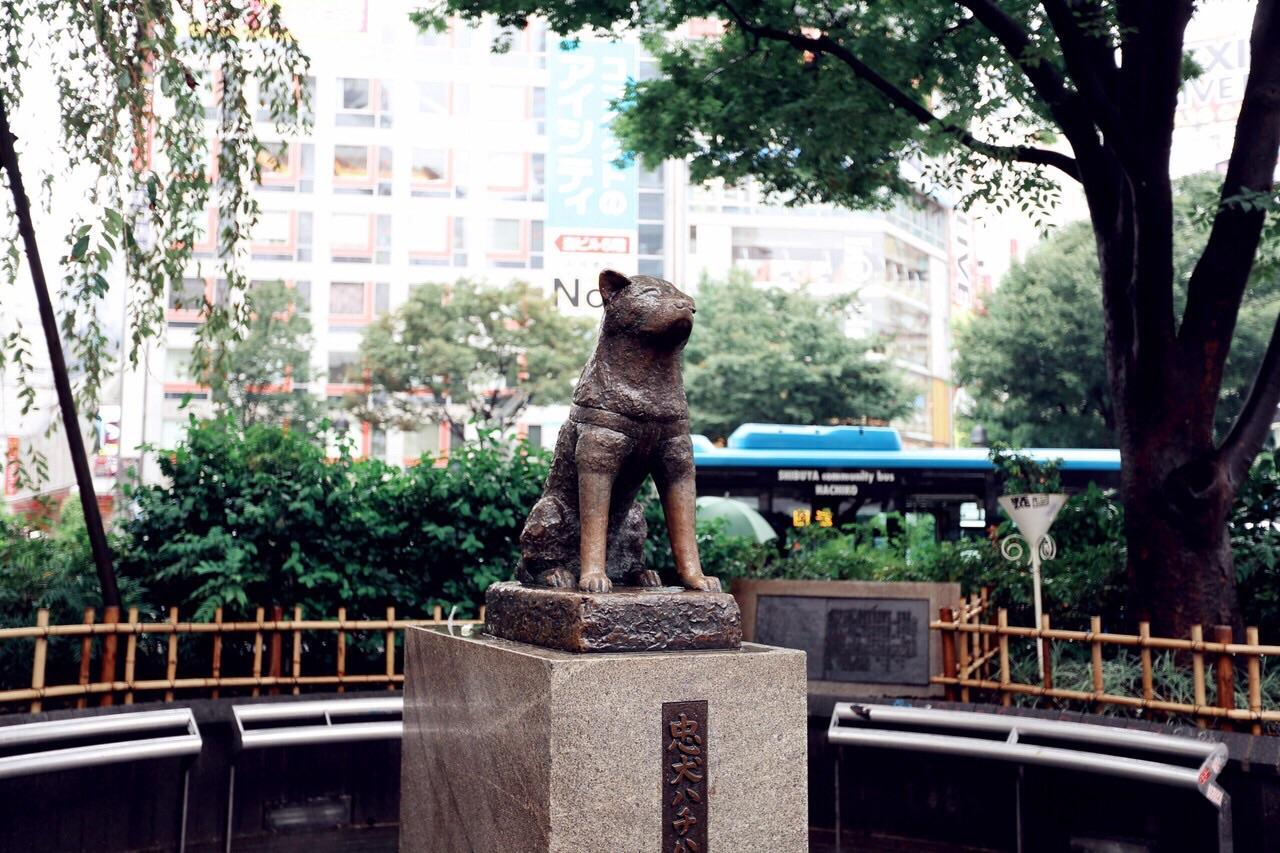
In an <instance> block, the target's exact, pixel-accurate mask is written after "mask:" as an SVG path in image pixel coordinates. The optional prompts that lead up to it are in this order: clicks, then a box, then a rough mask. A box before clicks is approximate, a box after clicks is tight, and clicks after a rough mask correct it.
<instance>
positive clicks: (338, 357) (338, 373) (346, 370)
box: [326, 352, 364, 385]
mask: <svg viewBox="0 0 1280 853" xmlns="http://www.w3.org/2000/svg"><path fill="white" fill-rule="evenodd" d="M326 379H327V381H328V383H329V384H330V385H362V384H364V375H363V372H362V371H361V369H360V354H359V353H355V352H331V353H329V372H328V375H327V376H326Z"/></svg>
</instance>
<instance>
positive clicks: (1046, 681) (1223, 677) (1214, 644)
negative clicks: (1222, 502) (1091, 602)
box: [929, 590, 1280, 734]
mask: <svg viewBox="0 0 1280 853" xmlns="http://www.w3.org/2000/svg"><path fill="white" fill-rule="evenodd" d="M1041 620H1042V621H1041V624H1040V626H1039V627H1021V626H1015V625H1010V624H1009V614H1008V612H1007V611H1006V610H1005V609H1004V608H998V609H996V610H995V611H994V613H993V612H992V608H991V607H990V606H989V605H988V601H987V592H986V590H983V591H982V593H981V595H974V596H970V597H969V598H967V599H964V600H962V601H960V602H959V603H958V605H957V606H956V607H954V608H952V607H943V608H941V609H940V611H939V614H938V619H937V620H936V621H934V622H931V623H929V627H930V629H932V630H935V631H938V632H939V634H940V636H941V640H942V670H943V671H942V674H941V675H935V676H933V677H932V678H931V681H932V683H934V684H940V685H943V686H944V687H945V689H946V696H947V698H948V699H950V700H952V701H955V700H959V701H961V702H968V701H970V700H971V696H972V695H973V694H974V693H981V694H983V696H984V698H986V699H990V700H992V701H999V702H1000V703H1001V704H1003V705H1006V706H1007V705H1010V704H1012V700H1013V697H1014V696H1015V695H1022V696H1031V697H1038V698H1045V699H1057V700H1067V701H1071V702H1079V703H1083V704H1084V705H1086V706H1088V707H1089V708H1090V709H1091V710H1093V711H1095V712H1102V711H1103V710H1104V709H1106V708H1107V707H1108V706H1115V707H1119V708H1125V709H1129V710H1130V711H1131V712H1145V711H1154V712H1161V713H1164V714H1167V715H1170V716H1179V715H1181V716H1187V717H1192V718H1194V719H1195V721H1196V725H1198V726H1200V727H1202V728H1203V727H1206V726H1208V725H1215V726H1217V727H1220V728H1224V729H1228V730H1230V729H1234V728H1235V727H1236V726H1237V725H1241V726H1244V725H1245V724H1247V730H1248V731H1250V732H1252V733H1253V734H1262V732H1263V725H1264V724H1267V723H1271V724H1274V723H1280V710H1264V709H1263V707H1262V659H1263V657H1265V656H1268V655H1280V646H1274V645H1263V644H1261V643H1260V642H1259V641H1258V629H1257V628H1247V629H1246V630H1245V642H1244V643H1236V642H1234V636H1233V631H1232V628H1231V626H1229V625H1215V626H1212V639H1211V640H1206V639H1205V631H1204V628H1203V626H1200V625H1196V626H1194V627H1193V628H1192V629H1191V632H1190V634H1191V635H1190V637H1189V638H1188V639H1176V638H1171V637H1153V636H1152V635H1151V626H1150V623H1148V622H1145V621H1144V622H1139V623H1138V633H1137V634H1113V633H1106V632H1104V631H1103V630H1102V619H1101V618H1100V617H1097V616H1094V617H1092V619H1091V620H1090V626H1089V630H1087V631H1079V630H1063V629H1060V628H1053V627H1052V625H1051V623H1050V619H1049V615H1048V614H1044V615H1043V616H1042V617H1041ZM1011 639H1013V640H1028V641H1032V642H1034V641H1035V640H1037V639H1038V640H1043V641H1044V647H1043V665H1044V674H1043V676H1042V678H1041V679H1040V682H1039V683H1038V684H1037V683H1024V682H1018V681H1014V680H1013V679H1012V676H1011V672H1010V669H1011V668H1010V662H1009V641H1010V640H1011ZM1062 642H1067V643H1079V644H1082V645H1084V646H1087V647H1088V649H1089V671H1090V675H1091V676H1092V679H1091V681H1092V684H1091V687H1092V689H1091V690H1072V689H1066V688H1062V687H1055V686H1054V679H1053V668H1052V659H1053V654H1052V650H1053V644H1054V643H1062ZM1108 648H1111V649H1117V648H1120V649H1137V650H1138V658H1139V662H1140V667H1141V695H1136V696H1128V695H1118V694H1115V693H1108V692H1106V690H1105V689H1104V681H1103V653H1104V650H1106V649H1108ZM1153 651H1174V652H1178V653H1179V657H1178V658H1177V661H1178V663H1179V664H1181V665H1185V663H1184V660H1185V659H1186V658H1188V657H1189V659H1190V666H1191V687H1192V701H1191V702H1189V703H1188V702H1173V701H1167V700H1164V699H1159V698H1157V697H1156V695H1155V686H1154V677H1153V662H1152V652H1153ZM1237 662H1242V664H1243V671H1244V673H1245V683H1246V684H1247V688H1248V689H1247V696H1248V700H1247V701H1248V705H1247V707H1238V706H1237V703H1236V691H1235V683H1236V669H1237ZM1206 666H1211V667H1212V668H1213V683H1214V688H1215V690H1214V693H1215V699H1214V702H1213V703H1210V702H1209V700H1208V692H1209V691H1208V682H1207V678H1208V676H1207V675H1206Z"/></svg>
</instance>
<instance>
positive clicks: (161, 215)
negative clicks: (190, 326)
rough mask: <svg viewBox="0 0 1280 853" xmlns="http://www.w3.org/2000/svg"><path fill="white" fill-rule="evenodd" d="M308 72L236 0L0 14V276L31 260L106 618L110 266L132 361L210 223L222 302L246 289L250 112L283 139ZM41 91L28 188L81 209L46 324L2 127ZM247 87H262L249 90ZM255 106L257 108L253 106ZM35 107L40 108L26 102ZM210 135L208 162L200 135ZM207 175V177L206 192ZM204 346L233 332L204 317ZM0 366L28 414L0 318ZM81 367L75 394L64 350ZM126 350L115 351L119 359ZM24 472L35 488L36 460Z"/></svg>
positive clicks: (15, 352)
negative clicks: (35, 161) (97, 431)
mask: <svg viewBox="0 0 1280 853" xmlns="http://www.w3.org/2000/svg"><path fill="white" fill-rule="evenodd" d="M306 71H307V59H306V57H305V56H304V55H303V54H302V52H301V51H300V50H299V48H298V44H297V41H296V40H295V39H294V38H293V37H292V35H290V34H289V32H288V31H287V29H286V28H285V27H284V25H283V24H282V23H281V20H280V9H279V6H278V5H275V4H262V3H246V2H244V0H208V2H203V3H195V2H190V0H153V2H146V3H49V2H46V0H12V2H7V3H6V4H5V9H4V13H3V16H0V167H2V168H3V169H4V171H5V173H6V178H7V187H8V189H9V193H8V194H7V197H5V198H0V211H3V218H4V220H5V221H6V222H12V223H13V225H11V226H10V227H8V228H6V229H4V231H3V232H2V233H0V281H2V282H3V283H4V284H7V285H9V286H13V285H14V284H15V283H16V281H17V276H18V264H19V259H20V253H19V248H18V246H19V242H21V244H22V247H23V248H24V249H25V250H26V254H27V261H28V266H29V267H30V271H31V279H32V282H33V284H34V286H35V290H36V296H37V303H38V307H39V313H40V321H41V327H42V332H43V335H44V338H45V343H46V345H47V347H48V350H49V363H50V366H51V368H52V371H53V379H54V385H55V389H56V391H57V394H58V403H59V407H60V409H61V411H62V416H63V421H64V425H65V428H66V431H67V441H68V445H69V447H70V450H71V456H72V462H73V465H74V466H75V471H76V480H77V483H78V486H79V492H80V497H81V500H82V501H83V504H84V513H85V516H86V519H87V530H88V537H89V541H90V544H91V551H92V553H93V556H94V562H95V565H96V569H97V573H98V579H99V584H100V586H101V591H102V597H103V601H104V603H105V604H106V605H108V606H110V607H118V606H119V604H120V595H119V592H118V590H117V588H116V581H115V572H114V569H113V566H112V560H111V554H110V549H109V547H108V544H107V541H106V537H105V534H104V532H103V530H102V522H101V517H100V515H99V513H98V507H97V503H96V501H95V499H94V492H93V484H92V479H91V477H90V472H89V466H88V460H87V457H86V456H85V452H84V447H83V440H82V438H81V431H82V426H81V423H80V418H79V416H78V414H77V408H79V409H81V410H83V411H85V413H86V414H87V415H88V417H89V419H90V420H92V418H93V416H94V413H95V411H96V407H97V397H98V391H99V389H100V388H101V386H102V382H103V379H104V376H105V375H106V371H107V370H108V368H109V366H110V362H111V356H110V353H109V342H108V340H107V337H106V335H105V334H104V333H103V329H102V321H101V318H100V316H99V313H98V312H99V309H100V307H101V304H102V299H103V297H104V296H105V294H106V292H107V289H108V287H109V282H108V278H109V276H111V275H113V269H116V268H117V267H120V268H123V271H124V281H125V282H127V287H128V289H129V293H128V304H129V316H128V321H127V328H126V329H125V330H124V334H123V336H122V338H123V340H127V341H128V346H127V347H125V346H124V345H123V344H122V350H127V357H128V358H129V360H130V362H131V363H133V364H134V365H136V364H137V360H138V353H139V352H140V351H141V345H142V343H143V342H144V341H145V340H146V339H148V338H151V337H154V336H156V335H157V334H159V333H160V332H162V331H163V329H164V307H165V300H164V296H165V291H166V287H167V286H169V285H170V284H171V283H172V284H174V285H177V284H178V283H179V282H180V281H181V279H182V276H183V274H184V272H185V271H186V269H185V268H186V266H187V263H188V262H189V260H190V258H191V251H192V247H193V246H194V245H195V244H196V242H197V239H196V238H197V236H198V234H199V225H200V223H201V222H202V221H207V220H206V215H207V210H208V209H209V208H210V207H212V208H215V209H216V210H217V214H218V221H219V223H220V225H219V233H218V235H217V239H218V243H219V257H220V266H221V267H222V270H221V274H222V276H223V278H225V279H226V281H227V283H228V287H229V290H230V292H231V293H233V294H234V293H235V292H237V291H238V290H240V289H242V288H243V286H244V283H245V280H244V274H243V272H242V271H241V269H240V260H241V257H242V256H243V254H244V252H243V251H242V249H241V248H240V247H241V246H242V245H243V241H244V240H245V239H246V237H247V233H248V230H249V229H250V228H251V227H252V226H253V224H254V222H255V220H256V218H257V214H258V205H257V202H256V201H255V200H254V198H253V196H252V194H251V187H252V185H253V183H254V182H255V181H256V179H257V178H258V176H259V173H260V169H259V164H258V158H259V156H260V155H261V154H262V153H263V152H264V148H263V145H262V143H261V142H260V140H259V138H258V128H257V125H256V123H255V120H256V118H257V114H258V113H259V111H261V112H262V113H265V116H266V117H267V118H268V119H270V120H272V121H274V122H276V123H277V126H278V128H279V129H280V130H287V129H288V128H289V127H290V126H297V125H298V124H299V123H301V118H302V116H303V115H304V113H305V107H306V100H307V89H306V87H305V86H304V85H303V80H304V76H305V74H306ZM31 73H34V74H35V75H37V76H38V78H39V79H41V80H52V81H53V83H54V85H55V87H56V89H57V97H56V99H54V100H52V101H50V103H56V104H57V110H58V116H59V119H60V121H59V124H58V127H57V131H56V132H57V136H56V138H53V139H51V138H49V135H48V131H49V129H48V128H39V127H33V128H31V132H30V133H29V134H28V135H29V137H30V138H31V139H32V140H34V143H35V145H37V146H41V147H47V148H52V149H54V150H57V151H58V153H59V156H58V158H57V163H58V165H57V167H56V168H55V169H54V171H50V172H48V173H42V174H39V175H37V179H36V181H35V182H33V183H35V184H37V185H39V186H41V187H43V188H45V189H46V190H48V189H50V188H51V187H52V185H53V184H54V183H55V182H57V181H58V180H60V179H64V180H68V181H71V182H72V185H73V186H76V187H83V188H84V190H85V192H86V193H87V197H86V199H85V201H86V202H87V204H86V205H85V208H84V210H86V211H88V212H78V213H76V215H75V216H74V217H73V218H72V219H71V228H70V231H69V232H68V233H67V234H66V237H65V243H66V247H67V253H66V255H65V256H64V257H63V258H61V259H60V265H61V268H62V272H63V281H62V292H61V294H60V295H61V300H60V302H61V311H60V314H59V313H58V312H55V308H54V300H53V298H52V297H51V294H50V291H49V287H48V284H47V281H46V278H45V271H44V266H43V264H42V262H41V260H40V255H39V251H38V244H37V240H36V224H37V222H36V216H34V215H33V213H32V210H31V205H30V202H29V199H28V197H27V191H26V184H25V182H24V180H23V174H22V170H21V168H20V167H19V155H20V153H22V151H23V150H25V149H24V148H23V147H21V146H20V145H19V139H18V136H17V131H23V128H21V127H16V128H15V127H13V126H12V123H11V116H21V115H22V112H21V110H20V107H21V106H22V105H23V98H24V94H25V92H26V83H27V82H29V80H28V74H31ZM254 90H256V92H255V91H254ZM254 94H256V98H255V97H254V96H253V95H254ZM36 97H39V98H46V95H45V93H43V92H37V95H36ZM209 117H212V122H213V127H214V129H215V133H216V136H217V139H218V145H217V154H216V157H211V156H210V141H209V137H210V133H209V130H210V126H209ZM210 174H217V176H218V179H217V181H216V182H213V181H211V180H210ZM204 307H205V312H204V313H205V322H204V324H203V326H202V329H201V333H200V339H199V340H200V342H203V341H204V340H205V337H204V336H205V335H206V334H216V333H218V332H219V331H221V330H225V329H226V328H227V327H229V326H233V325H235V324H236V323H237V322H238V320H237V318H236V317H235V316H234V315H233V314H231V313H230V312H229V311H227V310H226V309H223V308H221V307H218V306H213V305H206V306H204ZM5 320H6V321H7V322H6V326H5V328H4V329H3V337H2V338H0V368H3V367H12V368H13V371H12V372H11V373H10V374H9V375H10V376H11V377H12V378H13V379H14V380H15V381H16V382H17V384H18V387H19V394H20V396H21V398H22V400H23V405H24V407H25V408H26V409H29V408H30V407H31V406H33V405H34V404H35V399H36V393H35V386H34V385H33V384H32V376H33V373H34V370H35V368H36V365H35V362H34V360H33V358H32V345H31V341H30V336H29V334H28V332H27V330H26V329H25V328H24V326H23V324H22V321H21V318H20V317H18V316H16V315H14V316H6V317H5ZM63 340H65V341H66V346H67V348H68V349H69V351H70V361H71V368H72V369H74V370H75V371H76V379H77V382H78V386H79V387H78V390H77V389H74V388H73V386H72V377H71V371H70V369H69V368H68V364H67V358H66V356H65V355H64V353H63ZM124 355H125V353H124V352H122V353H121V356H122V359H123V357H124ZM27 461H29V462H31V463H32V464H31V470H33V471H34V472H35V474H31V473H30V471H29V470H28V469H27V466H26V465H23V466H22V469H21V470H20V472H19V476H20V477H22V478H24V479H27V478H35V479H38V478H39V472H40V471H41V470H43V468H44V465H43V460H41V459H39V458H33V459H30V460H27Z"/></svg>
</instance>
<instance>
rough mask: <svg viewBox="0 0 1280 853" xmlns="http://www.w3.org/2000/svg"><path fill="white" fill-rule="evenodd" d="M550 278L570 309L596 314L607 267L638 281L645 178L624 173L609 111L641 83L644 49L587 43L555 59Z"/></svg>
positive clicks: (550, 112)
mask: <svg viewBox="0 0 1280 853" xmlns="http://www.w3.org/2000/svg"><path fill="white" fill-rule="evenodd" d="M547 70H548V76H549V87H548V89H547V119H548V121H547V224H546V232H547V243H548V251H547V272H548V274H549V276H550V278H551V279H552V282H551V284H552V288H553V290H552V293H553V295H554V296H555V298H556V301H557V303H558V304H560V307H561V308H562V309H566V310H575V309H576V310H581V311H589V310H591V309H592V308H594V307H598V306H599V300H598V299H591V300H587V299H582V298H579V299H576V300H572V301H571V300H569V299H567V298H564V296H563V295H564V294H568V293H572V294H581V293H583V292H584V291H586V292H588V293H589V292H590V290H592V289H594V287H595V283H596V279H597V277H598V275H599V273H600V269H601V268H602V267H606V266H608V267H615V268H617V269H619V270H620V271H622V272H625V273H628V274H630V273H634V272H635V270H636V266H637V260H636V255H637V249H636V236H637V235H636V225H637V202H638V191H639V171H638V169H637V167H636V166H635V165H634V164H631V165H625V166H622V167H619V166H618V165H617V164H616V163H615V161H616V160H617V159H618V156H619V153H620V151H619V147H618V141H617V139H616V138H615V137H614V135H613V133H612V131H611V130H610V128H609V125H610V122H611V121H612V120H613V112H612V111H611V110H610V107H609V104H610V102H611V101H612V100H613V99H614V98H617V97H619V96H620V95H622V93H623V90H624V87H625V86H626V83H627V81H628V80H629V79H631V78H632V77H634V76H635V71H636V48H635V45H634V44H630V43H627V42H622V41H617V42H615V41H608V40H605V39H596V38H588V37H585V36H584V37H583V38H581V39H580V40H578V41H576V42H574V41H563V42H561V43H560V44H559V46H558V47H557V49H555V50H553V51H551V52H550V53H549V55H548V57H547Z"/></svg>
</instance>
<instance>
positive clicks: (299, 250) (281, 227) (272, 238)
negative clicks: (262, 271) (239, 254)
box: [250, 210, 312, 261]
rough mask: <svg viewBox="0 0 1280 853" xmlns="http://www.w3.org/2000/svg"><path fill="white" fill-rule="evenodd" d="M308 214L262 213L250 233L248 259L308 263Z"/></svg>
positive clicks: (303, 212)
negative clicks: (249, 257)
mask: <svg viewBox="0 0 1280 853" xmlns="http://www.w3.org/2000/svg"><path fill="white" fill-rule="evenodd" d="M311 240H312V229H311V213H310V212H309V211H295V210H264V211H262V213H261V214H260V215H259V216H258V224H257V226H256V227H255V228H254V230H253V241H252V245H251V247H250V256H251V257H252V258H253V260H255V261H309V260H311Z"/></svg>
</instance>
